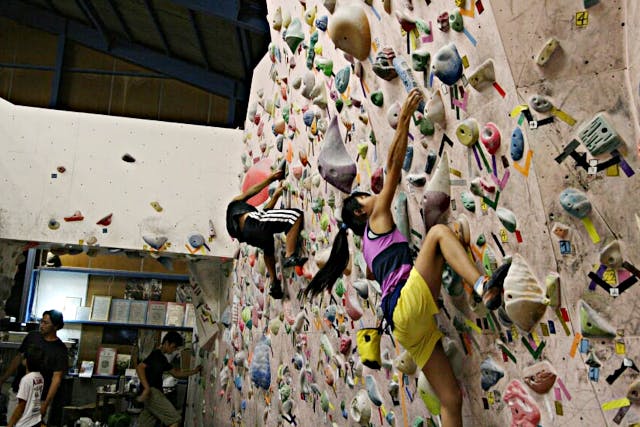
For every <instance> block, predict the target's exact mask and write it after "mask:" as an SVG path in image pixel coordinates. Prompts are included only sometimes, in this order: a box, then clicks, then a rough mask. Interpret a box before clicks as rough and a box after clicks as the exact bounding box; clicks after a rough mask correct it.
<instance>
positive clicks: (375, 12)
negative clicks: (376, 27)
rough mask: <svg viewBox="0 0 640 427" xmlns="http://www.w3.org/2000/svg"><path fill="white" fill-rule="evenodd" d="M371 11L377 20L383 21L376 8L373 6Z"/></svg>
mask: <svg viewBox="0 0 640 427" xmlns="http://www.w3.org/2000/svg"><path fill="white" fill-rule="evenodd" d="M371 10H373V14H374V15H376V18H378V21H380V20H382V18H381V17H380V14H379V13H378V11H377V10H376V8H375V7H373V6H371Z"/></svg>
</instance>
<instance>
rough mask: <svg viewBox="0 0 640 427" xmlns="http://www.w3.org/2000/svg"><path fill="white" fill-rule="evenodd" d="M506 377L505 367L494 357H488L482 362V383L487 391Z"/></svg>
mask: <svg viewBox="0 0 640 427" xmlns="http://www.w3.org/2000/svg"><path fill="white" fill-rule="evenodd" d="M502 377H504V369H502V367H501V366H500V365H498V363H496V361H495V360H493V358H492V357H487V358H486V359H485V360H484V361H483V362H482V363H481V364H480V385H481V386H482V390H484V391H487V390H489V389H490V388H491V387H493V386H494V385H496V384H497V383H498V381H500V379H501V378H502Z"/></svg>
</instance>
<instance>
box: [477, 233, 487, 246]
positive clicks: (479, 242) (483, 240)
mask: <svg viewBox="0 0 640 427" xmlns="http://www.w3.org/2000/svg"><path fill="white" fill-rule="evenodd" d="M485 243H487V238H486V237H484V234H481V235H479V236H478V238H477V239H476V245H478V246H484V244H485Z"/></svg>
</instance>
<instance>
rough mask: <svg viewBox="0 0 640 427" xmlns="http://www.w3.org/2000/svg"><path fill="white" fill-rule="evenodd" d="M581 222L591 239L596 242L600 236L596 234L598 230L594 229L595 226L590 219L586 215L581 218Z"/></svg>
mask: <svg viewBox="0 0 640 427" xmlns="http://www.w3.org/2000/svg"><path fill="white" fill-rule="evenodd" d="M582 224H584V228H585V229H586V230H587V233H589V237H591V241H592V242H593V243H598V242H599V241H600V236H599V235H598V231H596V228H595V227H594V226H593V223H592V222H591V219H589V218H586V217H585V218H582Z"/></svg>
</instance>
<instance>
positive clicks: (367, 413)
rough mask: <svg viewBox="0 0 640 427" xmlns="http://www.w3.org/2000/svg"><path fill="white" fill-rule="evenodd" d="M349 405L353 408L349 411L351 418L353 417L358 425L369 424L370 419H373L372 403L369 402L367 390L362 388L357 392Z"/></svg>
mask: <svg viewBox="0 0 640 427" xmlns="http://www.w3.org/2000/svg"><path fill="white" fill-rule="evenodd" d="M349 407H350V409H351V410H350V411H349V413H350V414H351V418H353V420H354V421H355V422H356V423H358V425H361V426H368V425H369V421H370V420H371V405H370V404H369V399H368V397H367V392H366V391H365V390H360V391H358V393H356V395H355V396H354V397H353V399H351V404H350V405H349Z"/></svg>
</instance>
